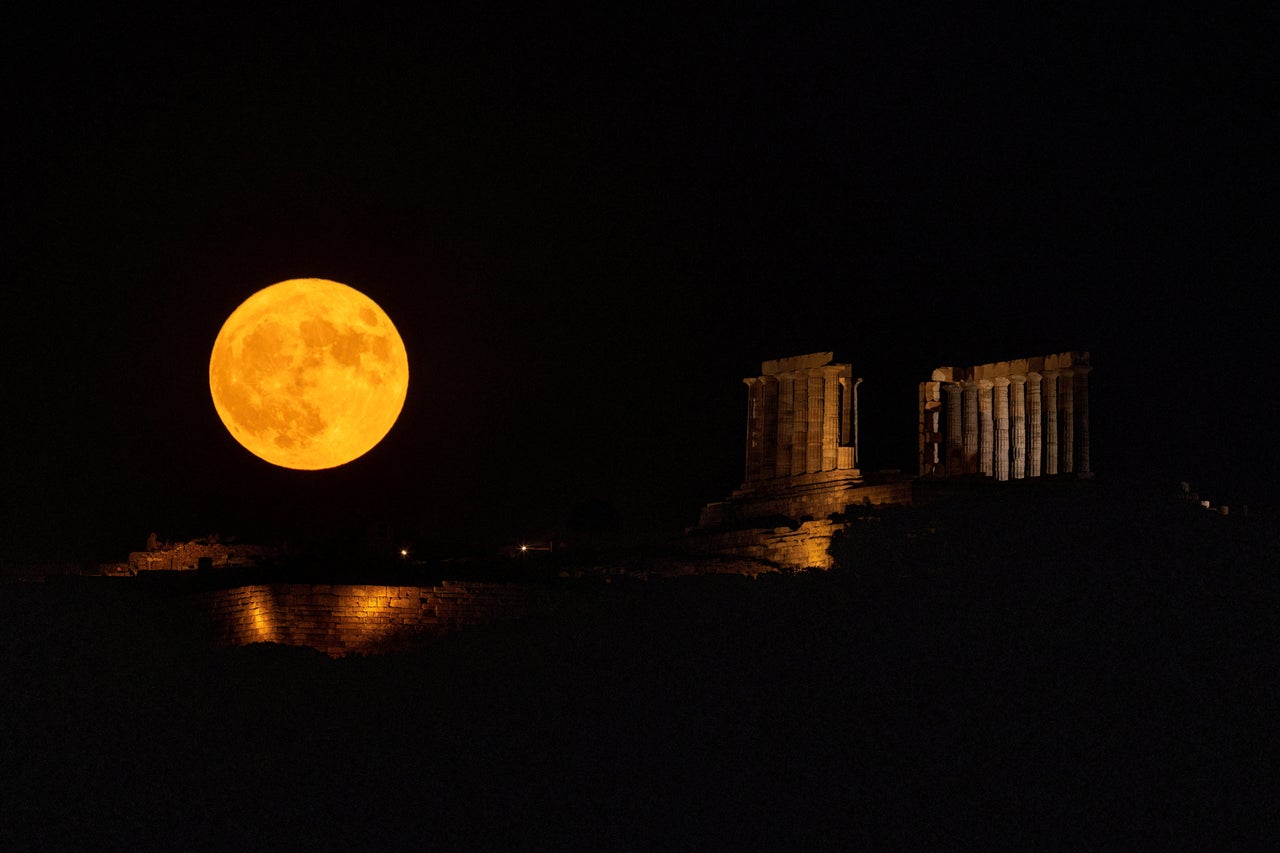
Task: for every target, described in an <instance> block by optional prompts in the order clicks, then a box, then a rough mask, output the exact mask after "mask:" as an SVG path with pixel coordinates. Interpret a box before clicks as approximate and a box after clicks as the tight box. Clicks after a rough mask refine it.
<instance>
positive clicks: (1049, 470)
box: [1044, 370, 1058, 477]
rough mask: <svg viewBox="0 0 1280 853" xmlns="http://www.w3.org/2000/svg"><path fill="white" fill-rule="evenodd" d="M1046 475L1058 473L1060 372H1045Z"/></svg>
mask: <svg viewBox="0 0 1280 853" xmlns="http://www.w3.org/2000/svg"><path fill="white" fill-rule="evenodd" d="M1044 473H1045V476H1046V477H1051V476H1053V475H1054V474H1056V473H1058V371H1056V370H1046V371H1045V372H1044Z"/></svg>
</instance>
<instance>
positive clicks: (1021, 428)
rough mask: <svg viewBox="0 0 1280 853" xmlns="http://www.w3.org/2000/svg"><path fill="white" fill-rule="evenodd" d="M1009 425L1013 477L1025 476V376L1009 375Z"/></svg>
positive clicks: (1017, 478)
mask: <svg viewBox="0 0 1280 853" xmlns="http://www.w3.org/2000/svg"><path fill="white" fill-rule="evenodd" d="M1009 379H1010V381H1011V382H1012V383H1013V384H1012V385H1010V386H1009V427H1010V432H1011V433H1012V437H1013V479H1015V480H1021V479H1022V478H1023V477H1025V476H1027V377H1025V376H1023V375H1022V374H1017V375H1015V376H1011V377H1009Z"/></svg>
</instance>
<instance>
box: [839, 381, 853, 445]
mask: <svg viewBox="0 0 1280 853" xmlns="http://www.w3.org/2000/svg"><path fill="white" fill-rule="evenodd" d="M852 408H853V377H852V376H841V377H840V446H841V447H847V446H848V445H849V431H850V430H851V429H852V421H853V418H852V417H850V415H851V410H852Z"/></svg>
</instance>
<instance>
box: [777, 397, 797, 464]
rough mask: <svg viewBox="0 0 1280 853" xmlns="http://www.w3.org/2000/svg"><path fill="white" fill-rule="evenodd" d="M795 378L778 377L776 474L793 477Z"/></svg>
mask: <svg viewBox="0 0 1280 853" xmlns="http://www.w3.org/2000/svg"><path fill="white" fill-rule="evenodd" d="M795 384H796V380H795V376H794V375H793V374H790V373H784V374H782V375H780V376H779V377H778V455H777V463H776V465H775V468H774V474H775V475H776V476H778V477H789V476H791V453H792V447H791V445H792V442H794V441H795V398H794V390H795Z"/></svg>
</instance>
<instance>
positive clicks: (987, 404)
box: [978, 379, 995, 477]
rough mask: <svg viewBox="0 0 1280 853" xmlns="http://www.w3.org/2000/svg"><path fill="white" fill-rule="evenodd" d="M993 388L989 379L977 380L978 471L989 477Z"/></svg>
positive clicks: (991, 468)
mask: <svg viewBox="0 0 1280 853" xmlns="http://www.w3.org/2000/svg"><path fill="white" fill-rule="evenodd" d="M993 387H995V383H993V382H992V381H991V380H990V379H979V380H978V456H979V458H980V460H981V464H980V469H979V470H981V471H982V473H983V474H985V475H986V476H988V477H990V476H991V475H992V474H994V473H995V464H994V463H995V460H994V458H993V457H994V456H995V442H994V441H993V440H992V439H993V438H994V436H993V435H992V427H993V426H994V424H993V423H992V418H991V389H992V388H993Z"/></svg>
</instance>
